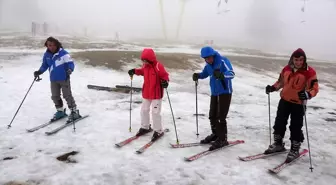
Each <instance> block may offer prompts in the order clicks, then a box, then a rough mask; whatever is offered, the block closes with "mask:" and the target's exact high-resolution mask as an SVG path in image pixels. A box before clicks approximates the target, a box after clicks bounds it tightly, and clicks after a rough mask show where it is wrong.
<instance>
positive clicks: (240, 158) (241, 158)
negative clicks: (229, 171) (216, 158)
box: [238, 156, 246, 161]
mask: <svg viewBox="0 0 336 185" xmlns="http://www.w3.org/2000/svg"><path fill="white" fill-rule="evenodd" d="M238 159H239V160H241V161H246V160H245V159H244V158H243V157H239V156H238Z"/></svg>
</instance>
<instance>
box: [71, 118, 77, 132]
mask: <svg viewBox="0 0 336 185" xmlns="http://www.w3.org/2000/svg"><path fill="white" fill-rule="evenodd" d="M71 116H72V124H73V129H74V132H76V125H75V119H74V114H72V115H71Z"/></svg>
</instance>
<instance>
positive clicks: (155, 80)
mask: <svg viewBox="0 0 336 185" xmlns="http://www.w3.org/2000/svg"><path fill="white" fill-rule="evenodd" d="M141 60H142V62H143V65H142V67H141V68H138V69H131V70H129V71H128V74H129V75H130V76H131V77H133V75H134V74H135V75H141V76H143V77H144V83H143V86H142V97H143V101H142V106H141V128H140V129H139V131H138V133H137V134H136V135H137V136H141V135H144V134H146V133H149V132H151V131H152V130H153V129H154V134H153V137H152V141H155V140H157V139H158V138H160V137H161V136H163V133H164V132H163V125H162V122H161V104H162V97H163V93H164V92H163V88H167V87H168V81H169V74H168V73H167V71H166V70H165V68H164V66H163V65H162V64H161V63H160V62H159V61H158V60H157V59H156V56H155V53H154V51H153V49H151V48H145V49H144V50H143V51H142V53H141ZM150 108H151V109H152V120H153V129H152V128H151V127H150V123H149V111H150Z"/></svg>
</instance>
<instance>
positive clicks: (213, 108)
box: [193, 46, 235, 150]
mask: <svg viewBox="0 0 336 185" xmlns="http://www.w3.org/2000/svg"><path fill="white" fill-rule="evenodd" d="M201 57H202V58H204V59H205V62H206V65H205V67H204V69H203V71H202V72H201V73H194V74H193V80H194V81H197V80H198V79H204V78H207V77H208V76H210V88H211V100H210V111H209V120H210V126H211V131H212V134H210V135H209V136H207V137H206V138H205V139H203V140H201V143H202V144H209V143H211V142H213V141H214V142H213V143H212V145H211V146H210V148H209V150H214V149H217V148H220V147H223V146H226V145H228V144H229V143H228V141H227V122H226V116H227V114H228V112H229V108H230V104H231V96H232V82H231V81H232V79H233V78H234V75H235V73H234V72H233V69H232V65H231V62H230V60H229V59H228V58H226V57H224V56H221V55H220V54H219V53H218V52H217V51H215V50H214V49H213V48H212V47H209V46H206V47H203V48H202V49H201Z"/></svg>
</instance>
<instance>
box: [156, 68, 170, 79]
mask: <svg viewBox="0 0 336 185" xmlns="http://www.w3.org/2000/svg"><path fill="white" fill-rule="evenodd" d="M158 67H159V78H160V79H161V80H165V81H169V74H168V72H167V71H166V69H165V67H164V66H163V65H162V64H159V65H158Z"/></svg>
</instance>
